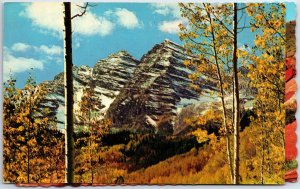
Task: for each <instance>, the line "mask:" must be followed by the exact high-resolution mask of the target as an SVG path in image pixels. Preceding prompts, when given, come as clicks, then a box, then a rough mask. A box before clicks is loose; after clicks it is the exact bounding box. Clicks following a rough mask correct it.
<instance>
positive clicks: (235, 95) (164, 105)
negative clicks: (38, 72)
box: [3, 3, 297, 185]
mask: <svg viewBox="0 0 300 189" xmlns="http://www.w3.org/2000/svg"><path fill="white" fill-rule="evenodd" d="M68 6H69V11H70V3H69V4H68V3H64V8H65V12H64V18H62V19H64V21H65V22H64V24H65V36H64V37H65V38H64V39H65V41H64V42H65V48H66V49H65V69H66V70H65V72H64V74H65V75H64V77H62V76H63V75H62V74H61V75H57V76H56V78H55V79H54V81H51V82H42V83H36V81H35V79H34V78H35V76H34V72H33V71H32V72H31V73H30V74H29V76H28V79H27V82H26V85H25V86H24V87H22V88H20V87H18V86H17V85H16V82H17V80H16V78H15V77H14V76H11V77H10V78H9V79H8V80H7V81H5V82H4V99H3V118H4V119H3V152H4V153H3V154H4V156H3V179H4V181H5V182H8V183H18V184H34V183H43V184H53V185H55V184H57V185H59V184H63V183H68V184H72V183H87V184H92V185H97V184H105V185H106V184H283V183H285V177H284V176H285V173H286V171H288V170H292V169H295V167H297V162H296V161H295V160H292V159H289V160H286V158H285V143H286V141H285V127H286V125H288V124H292V123H294V122H295V118H294V115H295V107H294V105H293V102H291V100H289V99H290V98H291V97H292V96H293V95H294V93H293V94H292V93H289V97H287V89H286V86H285V85H286V83H288V82H289V81H290V80H291V78H293V77H294V76H295V65H294V67H292V66H293V65H292V66H291V65H287V63H286V62H287V59H289V58H292V57H294V55H295V30H294V28H295V22H288V23H287V22H286V16H285V15H286V7H285V4H284V3H249V4H243V3H227V4H225V3H224V4H211V3H178V7H179V9H180V16H181V18H182V20H184V22H183V23H181V24H179V25H178V28H179V30H178V37H179V39H180V40H181V41H182V42H183V46H180V45H178V44H175V43H173V42H171V41H169V40H166V41H164V42H163V43H161V44H158V45H156V46H155V47H153V49H152V50H150V51H149V52H148V53H147V54H145V55H144V56H143V57H142V58H141V60H135V59H134V58H132V57H131V56H130V55H128V54H127V53H126V52H123V51H122V52H119V53H118V54H115V55H111V56H110V57H109V58H107V59H104V60H103V61H102V64H100V63H101V61H100V63H99V64H97V65H95V67H94V68H93V72H91V74H90V73H89V71H86V70H88V68H84V69H83V68H76V69H75V68H73V65H72V27H71V25H68V23H69V24H71V23H72V19H73V18H76V19H81V16H83V15H84V14H85V12H86V11H89V9H87V7H89V6H91V5H90V4H88V3H86V4H85V5H84V6H82V7H81V8H82V12H81V14H77V15H75V16H73V17H72V15H71V12H69V13H70V15H67V13H68ZM90 8H93V7H92V6H91V7H90ZM70 27H71V28H70ZM68 32H69V33H68ZM243 32H244V33H243ZM245 32H246V35H248V36H253V40H251V41H250V42H249V43H246V44H241V43H244V41H243V40H242V38H245ZM241 34H243V35H241ZM249 38H250V37H249ZM70 45H71V46H70ZM68 47H70V48H69V49H68ZM118 61H119V62H120V63H118V64H115V62H118ZM103 62H104V63H105V65H104V64H103ZM68 63H69V64H68ZM109 64H112V65H114V66H112V67H109ZM121 64H122V65H121ZM123 65H126V67H121V66H123ZM101 66H103V67H101ZM74 70H75V71H74ZM95 70H96V71H97V72H96V71H95ZM82 73H88V74H86V75H80V74H82ZM96 74H98V75H97V77H96V76H95V75H96ZM90 75H93V76H94V78H89V77H90ZM83 77H86V78H88V79H82V78H83ZM78 78H79V79H78ZM108 80H109V82H108ZM73 85H74V86H73ZM53 86H54V87H53ZM78 86H80V87H81V88H79V89H77V88H78ZM101 90H102V91H101ZM116 91H117V92H116ZM54 94H55V95H56V96H55V95H54ZM57 94H61V95H64V96H65V98H64V99H63V100H62V99H61V98H55V97H57V96H58V95H57ZM75 97H76V98H75ZM49 99H50V100H49ZM207 99H210V100H207ZM211 99H212V100H211ZM56 102H57V103H56ZM53 104H54V105H53ZM61 104H63V106H64V107H65V112H64V113H65V121H64V123H63V124H65V128H64V129H61V128H59V126H58V124H61V123H60V121H58V119H59V118H58V116H57V108H58V107H60V106H61Z"/></svg>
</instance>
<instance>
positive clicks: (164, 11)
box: [151, 3, 180, 18]
mask: <svg viewBox="0 0 300 189" xmlns="http://www.w3.org/2000/svg"><path fill="white" fill-rule="evenodd" d="M151 6H152V7H153V8H154V13H156V14H161V15H164V16H166V15H169V14H171V15H172V16H173V17H175V18H180V8H179V6H178V4H177V3H152V4H151Z"/></svg>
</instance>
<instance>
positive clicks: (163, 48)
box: [107, 40, 198, 133]
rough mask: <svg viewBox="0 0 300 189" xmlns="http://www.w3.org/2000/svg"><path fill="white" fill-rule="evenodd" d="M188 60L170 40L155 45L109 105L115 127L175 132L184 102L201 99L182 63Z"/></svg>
mask: <svg viewBox="0 0 300 189" xmlns="http://www.w3.org/2000/svg"><path fill="white" fill-rule="evenodd" d="M187 58H189V56H188V55H186V54H185V53H184V49H183V48H182V47H181V46H179V45H177V44H175V43H173V42H171V41H168V40H166V41H164V42H163V43H161V44H158V45H156V46H154V48H153V49H152V50H151V51H149V52H148V53H147V54H146V55H144V56H143V57H142V59H141V63H140V65H139V66H138V67H137V69H136V70H135V72H134V74H133V77H132V78H131V79H130V80H129V81H128V83H127V84H126V85H125V87H124V88H123V89H122V90H121V92H120V94H119V95H118V96H117V98H116V99H115V100H114V102H113V103H112V104H111V105H110V107H109V109H108V112H107V117H109V118H111V119H112V121H113V123H114V125H115V126H116V127H122V128H131V129H142V130H153V131H161V132H164V133H173V126H174V120H175V118H176V116H177V109H178V107H179V106H180V105H182V103H183V102H182V100H183V99H188V100H191V99H194V100H196V99H197V98H198V94H197V93H196V92H194V91H192V90H190V88H189V85H190V82H191V81H190V80H189V79H188V75H189V73H191V70H189V69H188V68H186V67H185V66H184V64H183V61H184V60H186V59H187Z"/></svg>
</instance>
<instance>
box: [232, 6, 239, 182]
mask: <svg viewBox="0 0 300 189" xmlns="http://www.w3.org/2000/svg"><path fill="white" fill-rule="evenodd" d="M237 11H238V10H237V3H234V4H233V55H232V57H233V58H232V60H233V61H232V62H233V79H234V80H233V83H234V92H233V93H234V107H235V108H234V123H233V124H234V126H233V128H234V150H233V151H234V158H233V160H234V164H233V165H234V174H233V183H234V184H239V183H240V180H239V177H240V174H239V172H240V171H239V170H240V169H239V167H240V163H239V154H240V153H239V152H240V95H239V78H238V73H239V71H238V57H237V25H238V19H237Z"/></svg>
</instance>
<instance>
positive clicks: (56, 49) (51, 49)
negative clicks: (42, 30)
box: [11, 43, 63, 55]
mask: <svg viewBox="0 0 300 189" xmlns="http://www.w3.org/2000/svg"><path fill="white" fill-rule="evenodd" d="M31 49H33V50H35V51H36V52H38V53H43V54H46V55H60V54H62V53H63V48H62V47H60V46H57V45H52V46H46V45H41V46H33V45H29V44H26V43H14V44H13V45H12V46H11V50H12V51H14V52H26V51H29V50H31Z"/></svg>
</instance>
